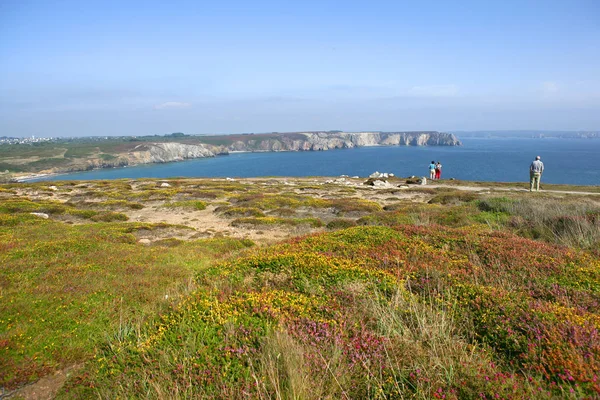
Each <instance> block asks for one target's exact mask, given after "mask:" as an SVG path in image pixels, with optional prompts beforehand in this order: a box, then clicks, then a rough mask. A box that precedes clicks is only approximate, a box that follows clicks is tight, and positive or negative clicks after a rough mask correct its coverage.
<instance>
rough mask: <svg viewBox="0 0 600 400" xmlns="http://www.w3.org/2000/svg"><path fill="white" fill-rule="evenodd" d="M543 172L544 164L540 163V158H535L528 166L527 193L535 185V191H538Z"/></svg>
mask: <svg viewBox="0 0 600 400" xmlns="http://www.w3.org/2000/svg"><path fill="white" fill-rule="evenodd" d="M543 172H544V163H543V162H541V161H540V156H537V157H536V158H535V160H534V161H533V162H532V163H531V165H530V166H529V191H530V192H532V191H533V186H534V185H535V190H536V191H538V192H539V191H540V179H541V178H542V173H543Z"/></svg>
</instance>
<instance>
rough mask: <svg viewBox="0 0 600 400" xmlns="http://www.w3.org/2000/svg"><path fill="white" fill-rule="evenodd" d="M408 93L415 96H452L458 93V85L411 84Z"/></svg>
mask: <svg viewBox="0 0 600 400" xmlns="http://www.w3.org/2000/svg"><path fill="white" fill-rule="evenodd" d="M408 94H409V95H411V96H417V97H454V96H456V95H458V94H459V87H458V85H454V84H450V85H424V86H413V87H412V88H410V90H409V91H408Z"/></svg>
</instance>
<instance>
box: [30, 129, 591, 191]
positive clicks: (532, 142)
mask: <svg viewBox="0 0 600 400" xmlns="http://www.w3.org/2000/svg"><path fill="white" fill-rule="evenodd" d="M461 140H462V142H463V146H459V147H450V146H448V147H446V146H431V147H408V146H407V147H405V146H389V147H388V146H385V147H360V148H355V149H344V150H329V151H306V152H279V153H235V154H230V155H228V156H217V157H214V158H202V159H195V160H188V161H182V162H174V163H167V164H150V165H143V166H137V167H127V168H114V169H102V170H95V171H88V172H80V173H74V174H68V175H56V176H51V177H46V178H43V179H39V180H78V179H81V180H91V179H121V178H171V177H231V178H235V177H240V178H242V177H260V176H290V177H292V176H339V175H349V176H355V175H358V176H360V177H366V176H368V175H370V174H371V173H373V172H375V171H379V172H392V173H394V174H395V175H396V176H402V177H407V176H412V175H415V176H428V175H429V174H428V169H427V168H428V165H429V163H430V161H432V160H435V161H440V162H441V163H442V165H443V168H442V179H448V178H456V179H461V180H472V181H498V182H519V181H528V180H529V164H530V163H531V161H532V160H533V159H534V157H535V156H536V155H539V156H541V158H542V161H543V162H544V165H545V172H544V174H543V176H542V183H543V182H547V183H564V184H576V185H600V166H599V165H600V164H599V163H598V158H599V157H600V140H598V139H515V138H510V139H489V138H485V139H483V138H482V139H478V138H464V139H461Z"/></svg>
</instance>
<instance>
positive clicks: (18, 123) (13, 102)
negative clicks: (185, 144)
mask: <svg viewBox="0 0 600 400" xmlns="http://www.w3.org/2000/svg"><path fill="white" fill-rule="evenodd" d="M523 129H532V130H600V1H598V0H570V1H566V0H561V1H553V0H544V1H533V0H518V1H513V0H501V1H496V0H487V1H480V0H477V1H468V0H461V1H449V0H448V1H446V0H440V1H432V0H421V1H416V0H414V1H402V0H392V1H378V0H371V1H351V0H345V1H327V0H320V1H312V0H303V1H281V0H278V1H262V0H253V1H227V0H221V1H214V0H213V1H208V0H195V1H187V0H181V1H178V0H172V1H168V2H167V1H164V0H161V1H154V0H143V1H138V0H129V1H127V0H119V1H113V0H102V1H96V0H86V1H81V0H0V136H17V137H25V136H31V135H35V136H44V137H50V136H53V137H56V136H98V135H102V136H104V135H155V134H159V135H162V134H168V133H171V132H184V133H187V134H213V133H248V132H275V131H276V132H287V131H312V130H345V131H362V130H377V131H407V130H439V131H456V130H523Z"/></svg>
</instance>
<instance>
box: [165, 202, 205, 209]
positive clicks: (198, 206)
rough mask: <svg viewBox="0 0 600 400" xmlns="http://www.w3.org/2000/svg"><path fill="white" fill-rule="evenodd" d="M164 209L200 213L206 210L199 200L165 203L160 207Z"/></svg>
mask: <svg viewBox="0 0 600 400" xmlns="http://www.w3.org/2000/svg"><path fill="white" fill-rule="evenodd" d="M162 206H163V207H165V208H182V209H190V210H196V211H201V210H205V209H206V202H204V201H200V200H184V201H173V202H166V203H164V204H163V205H162Z"/></svg>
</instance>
